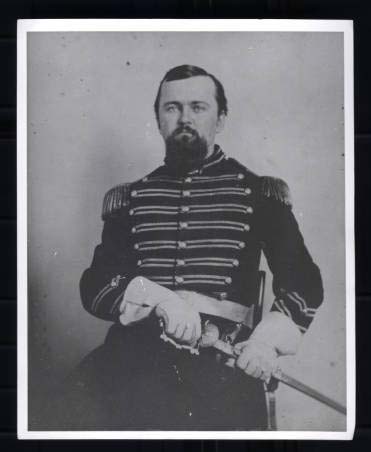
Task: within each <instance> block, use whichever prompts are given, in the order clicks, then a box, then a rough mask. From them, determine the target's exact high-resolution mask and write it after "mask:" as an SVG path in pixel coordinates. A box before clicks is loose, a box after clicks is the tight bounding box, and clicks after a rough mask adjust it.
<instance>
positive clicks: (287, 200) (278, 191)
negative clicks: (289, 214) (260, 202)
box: [261, 176, 292, 207]
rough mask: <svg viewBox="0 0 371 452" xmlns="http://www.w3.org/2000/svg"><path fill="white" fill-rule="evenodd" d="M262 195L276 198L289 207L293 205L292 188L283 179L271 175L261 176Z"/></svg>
mask: <svg viewBox="0 0 371 452" xmlns="http://www.w3.org/2000/svg"><path fill="white" fill-rule="evenodd" d="M261 181H262V184H261V190H262V195H263V196H265V197H267V198H272V199H275V200H276V201H279V202H281V203H283V204H286V205H287V206H289V207H292V202H291V194H290V189H289V187H288V185H287V184H286V182H285V181H284V180H282V179H279V178H276V177H270V176H262V177H261Z"/></svg>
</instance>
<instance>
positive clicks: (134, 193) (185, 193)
mask: <svg viewBox="0 0 371 452" xmlns="http://www.w3.org/2000/svg"><path fill="white" fill-rule="evenodd" d="M244 191H245V193H246V194H248V195H250V194H251V188H248V187H247V188H245V190H244ZM181 194H182V196H184V197H185V198H188V197H189V196H191V191H190V190H183V191H182V192H181ZM137 195H138V192H137V191H136V190H133V191H132V192H131V196H132V197H133V198H135V197H136V196H137ZM158 196H161V194H159V195H158ZM210 196H212V194H210Z"/></svg>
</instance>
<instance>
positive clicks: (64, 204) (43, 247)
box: [27, 32, 346, 430]
mask: <svg viewBox="0 0 371 452" xmlns="http://www.w3.org/2000/svg"><path fill="white" fill-rule="evenodd" d="M180 64H194V65H198V66H201V67H203V68H205V69H206V70H207V71H209V72H211V73H212V74H214V75H215V76H216V77H217V78H219V79H220V81H221V82H222V83H223V85H224V87H225V90H226V95H227V98H228V102H229V109H230V112H229V114H228V120H227V123H226V127H225V130H224V132H222V133H221V134H219V135H218V136H217V143H218V144H220V145H221V146H222V148H223V149H224V150H225V152H226V153H227V154H228V155H229V156H231V157H234V158H236V159H238V160H239V161H240V162H241V163H243V164H244V165H246V166H247V167H248V168H249V169H250V170H252V171H254V172H256V173H257V174H259V175H270V176H275V177H280V178H283V179H284V180H286V182H287V183H288V184H289V186H290V189H291V193H292V198H293V202H294V208H293V210H294V213H295V215H296V218H297V220H298V222H299V225H300V228H301V231H302V233H303V235H304V238H305V242H306V245H307V246H308V248H309V251H310V253H311V254H312V256H313V259H314V261H315V262H316V263H317V264H318V265H319V267H320V269H321V272H322V276H323V280H324V288H325V301H324V304H323V305H322V307H321V308H320V310H319V312H318V315H317V317H316V318H315V320H314V322H313V324H312V326H311V328H310V330H309V331H308V333H307V334H306V335H305V337H304V339H303V343H302V347H301V349H300V352H299V353H298V355H297V356H296V357H294V358H291V357H290V358H285V366H284V368H285V369H286V370H287V371H290V372H291V373H292V375H293V376H295V377H297V378H299V379H301V380H302V381H304V382H306V383H308V384H311V385H313V386H314V387H316V388H318V389H319V390H321V391H323V392H325V393H326V394H328V395H329V396H331V397H333V398H336V399H337V400H339V401H340V402H342V403H345V399H346V378H345V375H346V356H345V237H344V232H345V226H344V188H345V187H344V111H343V97H344V96H343V84H344V78H343V75H344V67H343V34H342V33H323V32H310V33H304V32H302V33H299V32H287V33H277V32H275V33H273V32H271V33H268V32H254V33H252V32H243V33H242V32H240V33H231V32H219V33H206V32H205V33H199V32H193V33H162V32H153V33H152V32H151V33H149V32H148V33H147V32H146V33H143V32H138V33H126V32H121V33H118V32H115V33H110V32H101V33H91V32H90V33H82V32H81V33H79V32H68V33H60V32H58V33H57V32H53V33H51V32H47V33H45V32H43V33H35V32H33V33H28V121H27V125H28V244H29V247H28V253H29V254H28V263H29V270H28V272H29V326H30V330H29V341H30V342H29V358H30V361H29V378H30V399H29V400H30V409H31V412H30V417H31V418H32V415H33V414H35V413H32V410H33V409H36V408H35V407H37V401H38V400H37V399H38V397H39V395H38V392H37V391H36V389H37V388H39V391H40V386H41V387H42V385H43V384H44V383H47V382H51V381H54V380H55V379H56V378H59V377H61V376H63V375H65V374H67V373H68V372H69V371H70V370H71V369H72V368H73V367H74V366H75V365H76V364H77V363H78V362H79V361H80V360H81V359H82V358H83V357H84V356H85V355H86V354H87V353H88V352H90V351H91V350H92V349H93V348H94V347H96V346H98V345H100V344H101V343H102V341H103V340H104V337H105V333H106V331H107V329H108V327H109V326H110V323H109V322H106V321H103V320H99V319H97V318H94V317H93V316H91V315H90V314H88V313H87V312H85V311H84V309H83V308H82V305H81V302H80V296H79V279H80V276H81V274H82V272H83V270H84V269H85V268H86V267H88V266H89V265H90V262H91V259H92V255H93V250H94V247H95V246H96V245H97V244H98V243H99V241H100V235H101V231H102V226H103V223H102V221H101V219H100V214H101V206H102V200H103V196H104V194H105V192H106V191H107V190H108V189H109V188H111V187H112V186H114V185H116V184H119V183H122V182H130V181H134V180H136V179H138V178H140V177H143V176H144V175H146V174H147V173H149V172H150V171H152V170H153V169H154V168H156V167H157V166H158V165H160V164H161V163H162V160H163V156H164V147H163V142H162V139H161V137H160V135H159V132H158V129H157V124H156V120H155V116H154V112H153V102H154V98H155V95H156V91H157V88H158V84H159V82H160V80H161V78H162V77H163V75H164V74H165V72H166V71H167V70H168V69H170V68H171V67H173V66H177V65H180ZM270 286H271V279H270V278H268V281H267V287H266V305H267V306H268V308H269V305H270V303H271V302H272V300H273V296H272V293H271V289H270ZM277 403H278V413H277V414H278V428H279V429H283V430H343V429H345V416H342V415H341V414H338V413H336V412H335V411H333V410H331V409H330V408H327V407H325V406H324V405H321V404H320V403H318V402H316V401H313V400H311V399H309V398H308V397H306V396H304V395H301V394H299V393H298V392H296V391H294V390H293V389H290V388H288V387H285V386H284V385H282V384H281V385H280V387H279V390H278V393H277ZM61 428H63V426H61Z"/></svg>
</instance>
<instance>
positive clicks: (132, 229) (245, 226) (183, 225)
mask: <svg viewBox="0 0 371 452" xmlns="http://www.w3.org/2000/svg"><path fill="white" fill-rule="evenodd" d="M188 227H189V224H188V223H187V222H186V221H181V222H180V223H179V228H180V229H188ZM243 228H244V230H245V231H250V226H249V225H248V224H245V225H244V226H243ZM131 232H132V233H133V234H135V233H136V232H137V228H136V227H135V226H134V227H132V228H131Z"/></svg>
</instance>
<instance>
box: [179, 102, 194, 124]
mask: <svg viewBox="0 0 371 452" xmlns="http://www.w3.org/2000/svg"><path fill="white" fill-rule="evenodd" d="M178 121H179V123H180V124H190V123H191V122H192V120H191V116H190V109H189V108H188V107H187V106H185V107H183V109H182V111H181V113H180V115H179V118H178Z"/></svg>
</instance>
